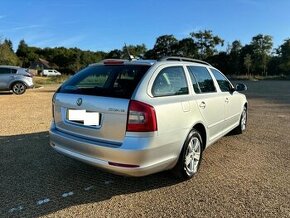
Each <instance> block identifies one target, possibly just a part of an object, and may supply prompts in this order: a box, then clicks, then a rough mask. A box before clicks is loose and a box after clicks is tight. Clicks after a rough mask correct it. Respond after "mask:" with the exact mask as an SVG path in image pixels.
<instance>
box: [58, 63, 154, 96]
mask: <svg viewBox="0 0 290 218" xmlns="http://www.w3.org/2000/svg"><path fill="white" fill-rule="evenodd" d="M149 68H150V66H147V65H97V66H90V67H87V68H85V69H84V70H82V71H80V72H79V73H78V74H76V75H75V76H73V77H72V78H71V79H69V80H68V81H67V82H66V83H64V84H63V85H62V86H61V88H60V89H59V91H58V92H60V93H72V94H84V95H95V96H105V97H116V98H131V96H132V94H133V92H134V90H135V88H136V86H137V85H138V83H139V82H140V80H141V78H142V77H143V76H144V74H145V73H146V71H147V70H148V69H149Z"/></svg>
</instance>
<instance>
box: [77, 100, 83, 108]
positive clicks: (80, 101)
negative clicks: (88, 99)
mask: <svg viewBox="0 0 290 218" xmlns="http://www.w3.org/2000/svg"><path fill="white" fill-rule="evenodd" d="M82 103H83V99H82V98H78V100H77V105H78V106H81V104H82Z"/></svg>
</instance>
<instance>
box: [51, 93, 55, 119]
mask: <svg viewBox="0 0 290 218" xmlns="http://www.w3.org/2000/svg"><path fill="white" fill-rule="evenodd" d="M55 95H56V92H55V93H54V94H53V96H52V105H51V109H52V119H53V120H54V107H55V106H54V104H55Z"/></svg>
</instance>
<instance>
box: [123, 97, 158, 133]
mask: <svg viewBox="0 0 290 218" xmlns="http://www.w3.org/2000/svg"><path fill="white" fill-rule="evenodd" d="M128 111H129V112H128V120H127V131H128V132H154V131H157V121H156V114H155V109H154V107H153V106H151V105H148V104H145V103H143V102H139V101H135V100H131V101H130V104H129V110H128Z"/></svg>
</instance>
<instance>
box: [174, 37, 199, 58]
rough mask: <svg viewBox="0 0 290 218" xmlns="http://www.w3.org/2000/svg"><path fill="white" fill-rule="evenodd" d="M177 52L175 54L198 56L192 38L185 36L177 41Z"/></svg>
mask: <svg viewBox="0 0 290 218" xmlns="http://www.w3.org/2000/svg"><path fill="white" fill-rule="evenodd" d="M177 50H178V52H177V55H180V56H184V57H190V58H197V57H198V48H197V45H196V44H195V43H194V41H193V39H192V38H185V39H182V40H180V41H179V42H178V48H177Z"/></svg>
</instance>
